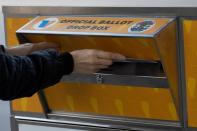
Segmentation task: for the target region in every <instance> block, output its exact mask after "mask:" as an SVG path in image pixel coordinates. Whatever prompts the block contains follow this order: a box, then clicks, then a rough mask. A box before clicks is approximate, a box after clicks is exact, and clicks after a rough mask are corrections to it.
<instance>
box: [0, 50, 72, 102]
mask: <svg viewBox="0 0 197 131" xmlns="http://www.w3.org/2000/svg"><path fill="white" fill-rule="evenodd" d="M72 71H73V58H72V56H71V54H69V53H62V54H59V53H57V52H56V51H55V50H45V51H40V52H34V53H32V54H31V55H28V56H11V55H8V54H6V53H3V52H0V99H2V100H13V99H16V98H21V97H29V96H32V95H33V94H34V93H36V92H37V91H39V90H40V89H43V88H46V87H49V86H51V85H54V84H56V83H58V82H59V81H60V79H61V77H62V76H63V75H65V74H70V73H71V72H72Z"/></svg>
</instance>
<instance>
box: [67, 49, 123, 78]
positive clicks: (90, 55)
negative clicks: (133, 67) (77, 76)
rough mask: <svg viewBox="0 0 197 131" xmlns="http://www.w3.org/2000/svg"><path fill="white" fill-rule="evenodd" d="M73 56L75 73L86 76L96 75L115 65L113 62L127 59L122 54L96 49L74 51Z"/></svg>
mask: <svg viewBox="0 0 197 131" xmlns="http://www.w3.org/2000/svg"><path fill="white" fill-rule="evenodd" d="M71 55H72V56H73V59H74V72H76V73H84V74H89V73H95V72H97V71H99V70H100V69H104V68H107V67H108V66H110V65H111V64H112V63H113V60H125V59H126V58H125V57H124V56H123V55H121V54H117V53H111V52H106V51H101V50H94V49H83V50H76V51H72V52H71Z"/></svg>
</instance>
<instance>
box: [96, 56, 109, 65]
mask: <svg viewBox="0 0 197 131" xmlns="http://www.w3.org/2000/svg"><path fill="white" fill-rule="evenodd" d="M112 63H113V62H112V60H110V59H99V58H97V60H96V62H95V64H97V65H105V66H109V65H111V64H112Z"/></svg>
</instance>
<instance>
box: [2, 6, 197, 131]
mask: <svg viewBox="0 0 197 131" xmlns="http://www.w3.org/2000/svg"><path fill="white" fill-rule="evenodd" d="M51 8H53V10H55V11H53V12H51ZM3 12H4V15H5V17H8V16H9V17H10V16H12V17H21V16H22V17H30V16H37V15H63V14H64V15H96V16H124V17H125V16H168V17H174V16H178V17H179V18H178V21H179V23H178V29H179V34H178V36H179V44H180V46H179V47H178V49H179V58H180V59H179V62H178V63H179V65H180V67H179V71H180V75H179V76H180V78H179V85H180V92H179V96H180V100H181V101H182V102H181V103H180V106H181V107H182V108H181V112H180V114H181V127H183V130H188V125H187V109H186V108H187V107H186V105H187V103H186V92H185V91H186V86H185V76H184V51H183V50H184V49H183V43H184V41H183V39H182V38H183V34H182V22H181V21H182V19H181V18H182V17H196V16H197V8H195V7H131V8H129V7H66V8H65V7H3ZM155 12H156V13H155ZM72 115H73V114H72ZM72 115H71V116H72ZM50 116H51V114H49V117H50ZM79 116H81V115H79ZM79 116H78V117H79ZM67 117H68V116H67ZM102 118H103V117H102ZM17 119H19V118H17ZM15 120H16V119H15ZM128 120H130V119H128ZM142 121H145V120H142ZM142 123H143V122H141V124H142ZM160 127H163V126H162V125H161V126H160ZM140 129H143V128H140ZM178 130H181V129H180V127H178ZM191 130H193V129H191ZM194 130H195V129H194Z"/></svg>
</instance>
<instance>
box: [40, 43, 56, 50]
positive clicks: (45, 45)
mask: <svg viewBox="0 0 197 131" xmlns="http://www.w3.org/2000/svg"><path fill="white" fill-rule="evenodd" d="M37 48H39V49H41V50H43V49H50V48H54V49H58V48H60V45H59V44H56V43H50V42H41V43H38V44H37Z"/></svg>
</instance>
